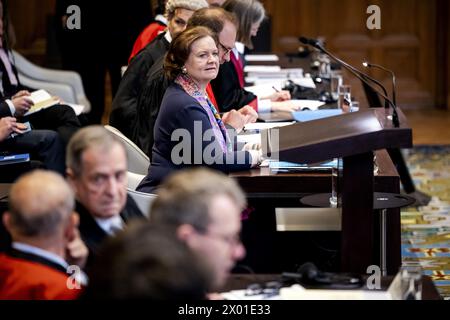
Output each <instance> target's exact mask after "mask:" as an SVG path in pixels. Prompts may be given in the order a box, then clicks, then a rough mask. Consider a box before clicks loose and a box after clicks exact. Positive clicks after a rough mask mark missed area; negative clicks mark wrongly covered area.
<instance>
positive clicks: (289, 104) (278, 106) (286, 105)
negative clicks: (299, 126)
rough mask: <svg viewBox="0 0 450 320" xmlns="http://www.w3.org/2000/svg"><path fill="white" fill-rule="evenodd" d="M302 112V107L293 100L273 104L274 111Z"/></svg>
mask: <svg viewBox="0 0 450 320" xmlns="http://www.w3.org/2000/svg"><path fill="white" fill-rule="evenodd" d="M298 110H300V106H299V105H298V104H296V103H294V102H293V101H292V100H288V101H280V102H272V111H284V112H292V111H298Z"/></svg>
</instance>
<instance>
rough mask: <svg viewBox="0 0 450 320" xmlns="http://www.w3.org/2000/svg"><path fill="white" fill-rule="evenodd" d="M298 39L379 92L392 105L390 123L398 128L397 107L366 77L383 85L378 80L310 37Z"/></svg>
mask: <svg viewBox="0 0 450 320" xmlns="http://www.w3.org/2000/svg"><path fill="white" fill-rule="evenodd" d="M300 41H301V42H302V43H304V44H309V45H311V46H313V47H315V48H317V49H319V50H320V51H322V52H324V53H325V54H327V55H329V56H330V57H331V58H332V59H333V60H335V61H337V62H338V63H340V64H341V65H342V66H344V67H345V68H346V69H347V70H349V71H350V72H351V73H352V74H353V75H354V76H355V77H357V78H358V79H359V80H361V81H362V82H364V83H365V84H367V85H368V86H369V87H370V88H372V90H374V91H375V92H376V93H377V94H379V95H380V96H381V97H383V98H384V99H385V101H387V103H388V104H390V105H391V106H392V123H393V124H394V126H395V127H396V128H398V127H399V126H400V121H399V119H398V113H397V107H396V106H395V104H394V103H393V102H392V101H391V100H390V99H389V98H388V97H387V93H386V94H383V93H381V92H379V91H378V90H375V88H374V87H373V86H372V85H371V84H370V83H369V81H368V80H367V79H370V81H372V82H374V83H376V84H378V85H379V86H381V87H383V85H382V84H381V83H380V82H379V81H378V80H376V79H373V78H372V77H370V76H368V75H367V74H365V73H363V72H361V71H360V70H358V69H356V68H355V67H353V66H351V65H350V64H348V63H346V62H345V61H343V60H341V59H339V58H338V57H336V56H335V55H334V54H332V53H331V52H329V51H328V50H327V49H325V48H324V47H323V46H321V45H320V43H319V42H318V41H316V40H312V39H307V38H304V37H300ZM384 91H385V92H386V89H384Z"/></svg>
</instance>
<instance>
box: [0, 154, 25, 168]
mask: <svg viewBox="0 0 450 320" xmlns="http://www.w3.org/2000/svg"><path fill="white" fill-rule="evenodd" d="M29 161H30V154H28V153H21V154H9V155H2V156H0V165H7V164H12V163H21V162H29Z"/></svg>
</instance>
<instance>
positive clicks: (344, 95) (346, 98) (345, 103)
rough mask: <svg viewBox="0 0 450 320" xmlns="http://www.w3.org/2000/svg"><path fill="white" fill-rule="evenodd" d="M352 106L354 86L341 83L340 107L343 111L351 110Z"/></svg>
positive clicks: (339, 91) (339, 92)
mask: <svg viewBox="0 0 450 320" xmlns="http://www.w3.org/2000/svg"><path fill="white" fill-rule="evenodd" d="M351 107H352V88H351V86H349V85H347V84H343V85H340V86H339V88H338V108H339V109H341V110H342V112H344V113H347V112H350V111H351Z"/></svg>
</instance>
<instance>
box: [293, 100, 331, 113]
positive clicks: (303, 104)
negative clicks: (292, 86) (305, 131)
mask: <svg viewBox="0 0 450 320" xmlns="http://www.w3.org/2000/svg"><path fill="white" fill-rule="evenodd" d="M291 102H292V103H293V104H294V105H295V106H298V107H299V108H300V110H302V111H305V110H306V111H315V110H317V109H318V108H319V107H321V106H323V105H324V104H325V102H323V101H320V100H306V99H304V100H303V99H301V100H291Z"/></svg>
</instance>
